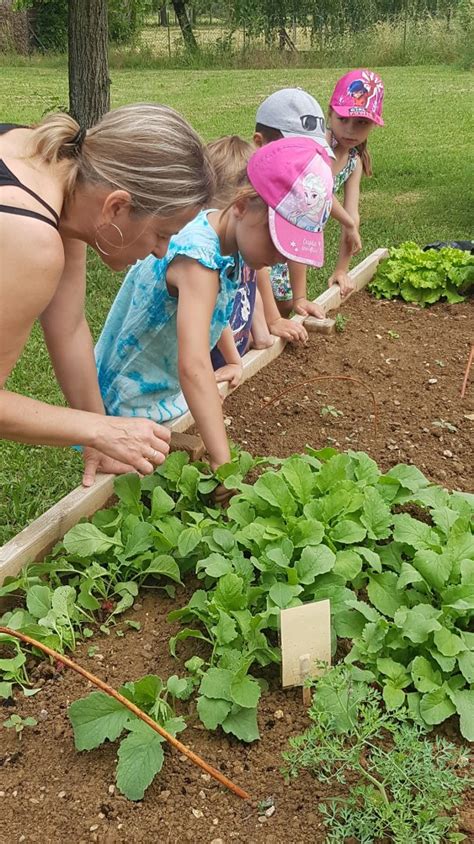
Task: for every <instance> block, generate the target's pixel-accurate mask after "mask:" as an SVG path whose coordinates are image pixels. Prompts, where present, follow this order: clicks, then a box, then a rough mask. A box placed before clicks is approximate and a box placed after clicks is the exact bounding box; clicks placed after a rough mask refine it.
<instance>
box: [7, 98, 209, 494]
mask: <svg viewBox="0 0 474 844" xmlns="http://www.w3.org/2000/svg"><path fill="white" fill-rule="evenodd" d="M212 190H213V173H212V170H211V168H210V165H209V163H208V160H207V157H206V155H205V152H204V150H203V147H202V144H201V141H200V139H199V138H198V136H197V135H196V133H195V132H194V130H193V129H192V128H191V127H190V126H189V124H188V123H186V121H185V120H184V119H183V118H182V117H181V116H180V115H179V114H177V113H176V112H175V111H173V110H172V109H170V108H167V107H166V106H160V105H147V104H139V105H127V106H124V107H122V108H118V109H115V110H114V111H111V112H109V114H106V115H105V116H104V117H103V118H102V120H101V121H100V122H99V123H98V124H97V125H96V126H94V127H93V128H92V129H88V130H87V131H86V130H85V129H83V128H81V127H80V126H79V124H78V123H76V121H75V120H73V119H72V117H69V116H68V115H67V114H53V115H50V116H49V117H47V118H45V119H44V120H43V121H42V122H41V123H40V124H39V125H38V126H36V127H33V128H30V127H17V126H14V125H11V124H3V125H0V203H1V204H0V214H1V238H0V240H1V243H0V252H1V269H0V275H1V278H0V439H1V438H4V439H8V440H15V441H16V442H22V443H32V444H37V445H55V446H68V445H72V444H75V443H77V444H79V445H82V446H83V447H84V448H83V458H84V463H85V470H84V476H83V483H84V484H85V485H86V486H89V485H90V484H91V483H93V480H94V477H95V473H96V471H97V470H98V469H100V470H101V471H103V472H127V471H132V470H135V471H138V472H141V473H142V474H147V473H149V472H152V471H153V468H154V466H156V465H159V464H160V463H162V462H163V460H164V457H165V455H166V454H167V452H168V448H169V446H168V443H169V431H167V430H166V429H165V428H163V427H161V426H160V425H157V424H156V423H155V422H150V420H149V419H138V418H137V419H130V418H128V419H125V418H122V419H116V418H114V417H112V416H106V415H105V411H104V405H103V402H102V399H101V396H100V391H99V385H98V382H97V371H96V367H95V362H94V353H93V345H92V339H91V335H90V331H89V326H88V325H87V322H86V318H85V315H84V298H85V291H86V244H87V245H89V246H91V247H92V249H95V250H96V251H97V252H98V254H99V256H100V257H101V258H102V260H103V261H104V263H105V264H107V265H108V266H109V267H111V268H112V269H114V270H120V269H124V268H125V267H127V266H129V265H130V264H134V263H135V261H137V260H138V259H139V258H144V257H145V256H146V255H149V254H150V253H153V254H154V255H158V256H160V255H164V254H165V252H166V249H167V246H168V241H169V239H170V237H171V235H172V234H174V233H175V232H177V231H179V229H180V228H182V226H183V225H185V224H186V223H187V222H188V221H189V220H190V219H191V218H192V217H193V216H194V215H195V214H196V213H197V211H198V210H199V208H201V207H202V206H203V205H204V204H205V203H207V202H208V199H209V196H210V195H211V193H212ZM36 319H39V320H40V322H41V327H42V329H43V333H44V336H45V341H46V344H47V347H48V351H49V355H50V357H51V361H52V364H53V367H54V371H55V373H56V377H57V379H58V381H59V383H60V386H61V388H62V391H63V393H64V395H65V397H66V400H67V403H68V404H69V407H53V406H51V405H49V404H46V403H45V402H39V401H36V400H35V399H34V398H29V397H27V396H20V395H18V394H17V393H14V392H10V391H8V390H5V389H2V387H4V385H5V382H6V380H7V378H8V376H9V374H10V372H11V370H12V369H13V367H14V365H15V363H16V361H17V360H18V358H19V357H20V355H21V351H22V349H23V346H24V345H25V343H26V341H27V339H28V336H29V334H30V332H31V329H32V326H33V323H34V322H35V320H36ZM33 389H34V388H33V386H32V390H33ZM129 415H130V414H129ZM135 415H136V416H139V414H135Z"/></svg>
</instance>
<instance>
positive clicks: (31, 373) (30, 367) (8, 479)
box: [0, 65, 472, 542]
mask: <svg viewBox="0 0 474 844" xmlns="http://www.w3.org/2000/svg"><path fill="white" fill-rule="evenodd" d="M375 69H376V68H375ZM345 70H347V68H341V69H340V70H339V71H338V70H337V69H322V70H321V69H312V70H301V69H298V70H296V69H294V70H292V71H291V73H289V72H288V71H287V70H286V71H285V70H258V71H248V70H246V71H214V70H203V71H193V72H189V71H177V70H173V71H160V72H156V71H144V70H141V71H133V70H121V71H119V70H116V71H112V72H111V76H112V105H113V106H117V105H120V104H122V103H126V102H134V101H147V100H148V101H149V100H155V101H159V102H165V103H167V104H169V105H172V106H174V107H175V108H177V109H178V110H179V111H181V112H182V113H183V114H184V115H185V116H186V117H187V118H188V119H189V120H190V121H191V123H193V125H194V126H195V127H196V128H197V130H198V131H199V132H201V134H202V136H203V137H204V138H205V139H206V140H210V139H212V138H216V137H219V136H220V135H223V134H228V133H237V134H241V135H242V136H244V137H247V138H250V137H251V135H252V131H253V126H254V119H255V112H256V108H257V106H258V105H259V103H260V102H261V101H262V99H263V98H264V97H265V96H267V95H268V94H269V93H271V92H272V91H274V90H276V89H277V88H279V87H284V86H287V85H289V84H290V85H300V86H302V87H304V88H307V89H308V90H309V91H311V92H312V93H313V94H314V95H315V96H316V97H317V99H319V101H320V102H321V104H322V105H323V106H325V104H326V103H327V102H328V98H329V95H330V93H331V90H332V87H333V85H334V82H335V81H336V79H337V78H338V76H339V75H341V73H342V72H344V71H345ZM379 72H380V73H381V74H382V77H383V79H384V82H385V85H386V106H385V112H384V118H385V123H386V126H385V128H384V129H376V130H374V132H373V135H372V136H371V138H370V149H371V152H372V155H373V163H374V173H375V175H374V177H373V178H372V179H366V180H365V181H364V183H363V195H362V201H361V218H362V227H361V233H362V239H363V244H364V250H363V253H362V255H361V258H363V257H364V256H365V255H368V254H369V253H370V252H372V251H373V250H374V249H375V248H377V247H379V246H390V245H393V244H396V243H400V242H401V241H403V240H415V241H417V242H418V243H420V244H425V243H428V242H430V241H432V240H446V239H452V238H455V237H457V238H467V237H468V236H469V234H470V226H469V220H470V214H469V212H470V207H471V206H472V196H469V187H468V186H469V185H470V183H471V182H470V168H469V164H470V162H469V151H468V144H467V135H468V125H469V123H470V114H469V109H468V102H469V95H470V82H471V80H470V76H469V74H468V73H466V72H464V71H460V70H456V69H453V68H452V67H439V66H437V67H404V68H395V67H390V68H383V69H381V70H380V69H379ZM0 98H1V101H2V104H3V108H2V117H3V120H5V121H17V122H29V121H35V120H38V119H39V118H40V117H41V115H42V114H43V113H44V112H45V111H46V110H48V109H51V108H58V107H59V106H61V105H66V104H67V77H66V72H65V70H64V69H63V68H61V67H54V68H49V67H46V66H44V65H42V66H35V67H34V69H33V68H29V67H27V66H16V67H8V68H7V67H2V73H1V76H0ZM326 232H327V234H326V262H327V269H326V268H325V269H324V270H321V271H320V272H319V273H317V274H316V273H312V274H311V284H310V290H311V293H312V294H313V295H315V294H316V293H317V292H319V291H320V290H322V289H323V288H324V287H325V285H326V279H327V276H328V275H329V273H330V271H331V269H332V267H333V266H334V261H335V257H336V253H337V241H338V227H337V225H335V224H334V223H333V222H330V223H329V225H328V227H327V229H326ZM119 284H120V276H118V275H114V274H112V273H111V272H110V271H109V270H107V269H106V268H105V266H104V265H103V264H101V263H100V261H99V260H98V258H97V256H95V255H91V257H90V261H89V266H88V306H87V309H88V317H89V320H90V324H91V328H92V331H93V333H94V336H97V335H98V332H99V331H100V328H101V325H102V323H103V321H104V318H105V315H106V313H107V310H108V308H109V307H110V304H111V303H112V301H113V298H114V295H115V293H116V291H117V289H118V286H119ZM8 386H9V387H10V389H13V390H17V391H19V392H22V393H24V394H26V395H31V396H35V397H37V398H39V399H43V400H46V401H50V402H55V403H58V402H60V401H61V396H60V393H59V390H58V388H57V385H56V383H55V380H54V377H53V374H52V371H51V366H50V364H49V360H48V356H47V353H46V350H45V348H44V345H43V341H42V337H41V333H40V332H39V331H38V329H37V328H35V330H34V331H33V334H32V336H31V338H30V340H29V342H28V344H27V346H26V348H25V351H24V353H23V356H22V358H21V360H20V362H19V363H18V365H17V367H16V368H15V370H14V372H13V374H12V376H11V378H10V381H9V385H8ZM251 422H252V420H249V423H250V424H251ZM80 473H81V460H80V457H79V456H78V455H77V454H76V453H75V452H73V451H72V450H71V449H64V450H61V449H51V448H39V447H31V446H22V445H17V444H14V443H5V442H2V444H1V446H0V542H4V541H6V540H7V539H8V538H10V537H11V536H12V535H13V534H14V533H16V532H17V531H18V530H20V529H21V528H22V527H23V526H24V525H25V524H27V523H28V522H29V521H31V520H32V519H34V518H35V517H36V516H37V515H39V514H40V513H41V512H43V511H44V510H45V509H46V508H47V507H49V506H51V504H53V503H54V502H55V501H57V500H58V499H59V498H60V497H61V496H63V495H65V494H66V493H67V492H68V491H69V490H71V489H72V488H73V487H74V486H75V485H76V484H77V483H78V482H79V481H80Z"/></svg>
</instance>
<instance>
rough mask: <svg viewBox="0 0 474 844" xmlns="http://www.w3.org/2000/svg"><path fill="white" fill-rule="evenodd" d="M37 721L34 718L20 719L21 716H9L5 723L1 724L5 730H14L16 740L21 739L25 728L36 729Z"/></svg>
mask: <svg viewBox="0 0 474 844" xmlns="http://www.w3.org/2000/svg"><path fill="white" fill-rule="evenodd" d="M37 723H38V722H37V721H36V719H35V718H29V717H27V718H22V717H21V715H10V717H9V718H7V720H6V721H4V722H3V726H4V727H5V728H6V729H7V730H11V729H14V730H15V732H16V734H17V735H18V738H19V739H21V734H22V732H23V730H24V729H25V727H36V725H37Z"/></svg>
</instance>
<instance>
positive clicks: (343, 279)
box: [328, 270, 354, 299]
mask: <svg viewBox="0 0 474 844" xmlns="http://www.w3.org/2000/svg"><path fill="white" fill-rule="evenodd" d="M333 284H338V285H339V287H340V288H341V296H342V298H343V299H344V298H345V297H346V296H347V295H348V294H349V293H351V292H352V291H353V290H354V282H353V281H352V279H351V277H350V275H348V273H346V272H344V270H336V271H335V272H333V274H332V276H330V277H329V281H328V287H332V285H333Z"/></svg>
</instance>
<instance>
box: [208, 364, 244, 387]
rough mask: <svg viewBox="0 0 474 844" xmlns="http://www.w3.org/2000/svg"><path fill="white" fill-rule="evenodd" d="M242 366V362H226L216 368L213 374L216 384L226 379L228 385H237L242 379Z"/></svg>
mask: <svg viewBox="0 0 474 844" xmlns="http://www.w3.org/2000/svg"><path fill="white" fill-rule="evenodd" d="M242 373H243V367H242V363H226V365H225V366H221V367H220V368H219V369H216V371H215V373H214V374H215V376H216V381H217V383H218V384H221V383H222V382H223V381H227V382H228V384H229V387H238V386H239V384H240V382H241V380H242Z"/></svg>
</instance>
